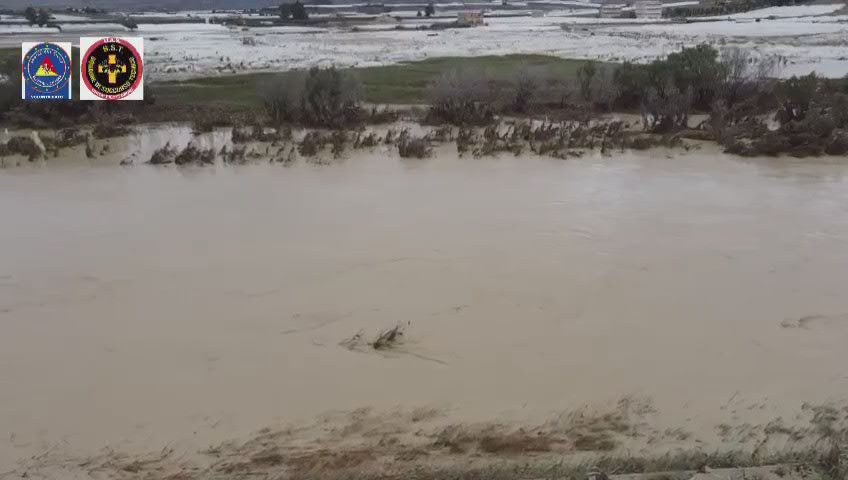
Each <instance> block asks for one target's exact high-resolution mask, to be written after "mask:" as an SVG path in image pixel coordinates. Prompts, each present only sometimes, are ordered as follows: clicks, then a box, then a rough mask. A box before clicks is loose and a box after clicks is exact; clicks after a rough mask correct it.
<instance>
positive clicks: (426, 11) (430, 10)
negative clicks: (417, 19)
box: [424, 2, 436, 17]
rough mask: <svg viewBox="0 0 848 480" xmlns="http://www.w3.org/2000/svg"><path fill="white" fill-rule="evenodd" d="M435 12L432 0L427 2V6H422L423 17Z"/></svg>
mask: <svg viewBox="0 0 848 480" xmlns="http://www.w3.org/2000/svg"><path fill="white" fill-rule="evenodd" d="M435 14H436V7H435V6H434V5H433V2H430V3H428V4H427V6H426V7H424V16H425V17H432V16H433V15H435Z"/></svg>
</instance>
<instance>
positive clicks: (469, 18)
mask: <svg viewBox="0 0 848 480" xmlns="http://www.w3.org/2000/svg"><path fill="white" fill-rule="evenodd" d="M456 23H458V24H459V25H462V26H463V27H476V26H479V25H483V12H481V11H479V10H474V11H471V10H469V11H465V12H459V13H458V14H457V16H456Z"/></svg>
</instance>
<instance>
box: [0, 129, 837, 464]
mask: <svg viewBox="0 0 848 480" xmlns="http://www.w3.org/2000/svg"><path fill="white" fill-rule="evenodd" d="M135 141H138V139H136V140H135ZM136 145H137V147H138V148H141V145H140V144H136ZM124 153H125V152H124ZM116 155H117V154H116ZM846 173H848V164H845V163H844V162H843V163H842V164H839V162H836V161H824V160H823V161H815V160H813V161H805V162H800V161H781V160H754V161H742V160H739V159H734V158H732V157H728V156H724V155H721V154H716V153H708V152H694V153H682V152H680V153H673V154H668V153H665V152H663V153H640V154H636V153H624V154H617V155H615V156H613V157H600V156H597V157H587V158H582V159H574V160H567V161H562V160H552V159H544V158H537V157H532V156H525V157H521V158H512V157H504V158H499V159H472V158H457V157H456V154H455V151H452V150H451V149H445V150H443V151H441V152H440V154H439V156H438V157H437V158H434V159H430V160H413V161H406V160H400V159H398V158H396V157H395V156H393V155H386V154H385V153H384V151H383V150H379V149H378V150H377V151H376V152H372V153H357V154H355V155H351V156H350V157H349V158H347V159H345V160H344V161H341V162H338V163H337V164H334V165H330V166H313V165H306V164H303V163H298V164H295V165H293V166H291V167H288V168H284V167H280V166H277V165H267V164H257V165H248V166H239V167H216V168H208V169H202V168H189V169H179V168H157V167H152V166H147V165H136V166H134V167H118V166H99V165H84V166H83V165H75V164H68V165H64V164H63V165H57V166H50V165H49V163H48V166H47V167H39V168H21V169H7V170H6V171H0V332H2V334H0V386H2V387H0V434H2V437H1V438H0V466H3V465H11V466H10V467H9V468H10V469H11V468H14V462H15V461H17V460H18V459H20V458H25V457H30V456H32V455H37V454H39V453H41V452H45V451H51V450H52V449H67V450H69V451H77V452H93V451H97V450H98V449H101V448H103V447H105V446H109V447H110V448H127V449H130V450H132V449H137V450H154V449H161V448H162V447H163V446H165V445H172V446H173V445H187V446H188V447H189V448H203V447H205V446H208V445H210V444H212V443H215V442H220V441H223V440H227V439H231V438H240V437H244V436H245V435H247V434H249V433H250V432H252V431H256V430H258V429H260V428H263V427H266V426H268V425H278V424H285V423H286V422H294V421H308V420H310V419H313V418H318V417H319V416H320V415H323V414H326V413H327V412H330V411H342V412H344V411H351V410H354V409H357V408H360V407H371V408H372V409H374V411H377V412H390V411H396V410H397V409H411V408H421V407H426V408H433V409H437V410H438V411H439V412H441V413H440V415H442V416H443V417H444V419H445V420H444V421H445V422H487V421H498V422H540V421H544V419H545V418H548V417H549V416H550V415H555V414H557V413H558V412H563V411H568V410H572V409H575V408H579V407H582V406H595V405H615V404H616V402H618V401H619V400H620V399H622V398H636V397H638V398H643V399H648V400H649V401H650V403H651V405H652V406H651V409H652V411H654V412H655V413H654V414H653V417H652V420H651V421H652V422H654V423H656V424H658V425H662V426H663V427H669V428H671V427H680V428H683V429H686V430H687V431H690V432H693V433H694V435H695V436H696V437H699V438H702V439H705V440H706V441H708V442H709V441H711V439H713V437H715V427H716V425H718V424H720V423H724V422H733V421H736V422H750V423H753V424H756V423H763V422H767V421H769V420H771V419H773V418H776V417H781V416H782V417H784V418H791V415H793V414H794V412H797V411H799V410H800V409H801V407H802V405H803V403H804V402H813V403H822V402H830V401H839V400H841V399H844V398H846V397H848V369H846V365H848V348H846V347H845V345H846V344H848V343H846V342H848V296H846V294H845V292H846V285H848V179H846ZM396 325H401V326H403V328H404V329H405V335H404V341H403V343H402V344H401V345H400V346H399V347H398V348H397V349H396V350H391V351H386V352H379V351H373V350H372V349H368V348H366V349H353V350H351V349H348V348H345V347H344V346H342V345H340V343H342V342H344V341H345V340H346V339H350V338H351V337H352V336H354V335H356V334H357V333H359V334H360V336H361V337H362V338H373V337H374V336H376V335H377V334H378V333H379V332H380V331H381V330H383V329H387V328H391V327H393V326H396ZM2 470H4V469H2V468H0V473H2Z"/></svg>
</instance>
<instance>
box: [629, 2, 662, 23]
mask: <svg viewBox="0 0 848 480" xmlns="http://www.w3.org/2000/svg"><path fill="white" fill-rule="evenodd" d="M633 7H634V10H636V18H650V19H659V18H662V2H660V0H638V1H637V2H636V3H635V4H634V5H633Z"/></svg>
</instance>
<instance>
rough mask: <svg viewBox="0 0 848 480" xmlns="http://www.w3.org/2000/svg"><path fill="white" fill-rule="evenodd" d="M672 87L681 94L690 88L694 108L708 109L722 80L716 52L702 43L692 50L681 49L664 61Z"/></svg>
mask: <svg viewBox="0 0 848 480" xmlns="http://www.w3.org/2000/svg"><path fill="white" fill-rule="evenodd" d="M666 63H668V67H669V70H670V71H669V73H670V74H671V77H672V80H673V82H674V85H675V86H676V87H677V89H678V90H679V91H681V92H685V91H687V90H688V89H690V88H691V90H692V95H693V98H692V101H693V104H694V106H695V107H696V108H700V109H708V108H709V107H710V103H712V100H713V97H714V96H715V93H716V87H717V86H718V81H719V80H720V79H721V78H722V76H723V75H722V66H721V64H720V63H719V62H718V51H717V50H716V49H715V48H713V47H711V46H709V45H707V44H705V43H702V44H700V45H698V46H696V47H693V48H683V50H681V51H680V52H676V53H672V54H670V55H669V56H668V58H667V59H666Z"/></svg>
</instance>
